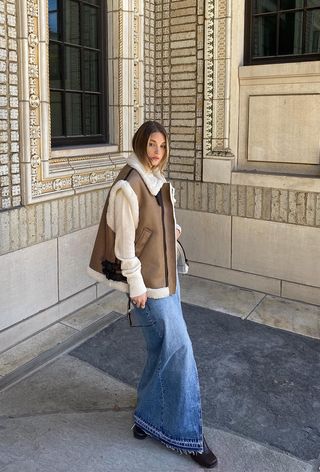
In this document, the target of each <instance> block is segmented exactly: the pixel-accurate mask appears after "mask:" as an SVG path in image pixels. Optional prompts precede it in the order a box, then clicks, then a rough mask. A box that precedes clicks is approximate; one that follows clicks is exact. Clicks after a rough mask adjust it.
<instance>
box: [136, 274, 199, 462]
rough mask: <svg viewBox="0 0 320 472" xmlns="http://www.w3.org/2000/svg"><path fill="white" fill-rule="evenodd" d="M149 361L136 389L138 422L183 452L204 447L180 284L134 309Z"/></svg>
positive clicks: (195, 379)
mask: <svg viewBox="0 0 320 472" xmlns="http://www.w3.org/2000/svg"><path fill="white" fill-rule="evenodd" d="M133 315H134V322H135V323H137V324H138V325H139V326H141V329H142V331H143V335H144V338H145V341H146V347H147V360H146V363H145V366H144V370H143V373H142V377H141V379H140V382H139V385H138V391H137V406H136V410H135V412H134V421H135V424H137V425H138V426H139V427H140V428H141V429H143V430H144V431H145V433H147V434H148V435H149V436H152V437H154V438H155V439H158V440H160V441H161V442H162V443H164V444H165V445H166V446H167V447H169V448H172V449H175V450H178V451H179V452H184V453H195V452H198V453H201V452H203V436H202V413H201V398H200V387H199V379H198V371H197V366H196V363H195V359H194V355H193V349H192V344H191V341H190V338H189V334H188V331H187V327H186V323H185V321H184V318H183V314H182V309H181V302H180V287H179V282H178V278H177V291H176V293H175V294H174V295H170V296H168V297H165V298H160V299H153V298H148V300H147V303H146V306H145V308H144V309H142V308H134V311H133Z"/></svg>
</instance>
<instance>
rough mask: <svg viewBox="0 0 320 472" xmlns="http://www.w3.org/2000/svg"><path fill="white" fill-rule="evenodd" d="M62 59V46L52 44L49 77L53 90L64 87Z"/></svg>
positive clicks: (50, 47)
mask: <svg viewBox="0 0 320 472" xmlns="http://www.w3.org/2000/svg"><path fill="white" fill-rule="evenodd" d="M61 57H62V56H61V46H60V45H59V44H55V43H50V46H49V77H50V85H51V87H52V88H61V87H62V71H61Z"/></svg>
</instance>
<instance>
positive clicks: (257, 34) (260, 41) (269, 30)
mask: <svg viewBox="0 0 320 472" xmlns="http://www.w3.org/2000/svg"><path fill="white" fill-rule="evenodd" d="M276 31H277V16H276V15H264V16H258V17H256V18H254V20H253V56H274V55H275V54H276V51H277V43H276Z"/></svg>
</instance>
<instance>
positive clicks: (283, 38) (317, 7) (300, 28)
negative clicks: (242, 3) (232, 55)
mask: <svg viewBox="0 0 320 472" xmlns="http://www.w3.org/2000/svg"><path fill="white" fill-rule="evenodd" d="M244 56H245V64H263V63H274V62H294V61H311V60H320V0H246V26H245V54H244Z"/></svg>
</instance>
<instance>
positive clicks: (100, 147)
mask: <svg viewBox="0 0 320 472" xmlns="http://www.w3.org/2000/svg"><path fill="white" fill-rule="evenodd" d="M118 150H119V147H118V145H116V144H96V145H86V146H72V147H71V146H70V147H63V148H54V149H51V159H59V158H64V159H66V158H68V157H85V156H94V155H101V154H110V153H115V152H118Z"/></svg>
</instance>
